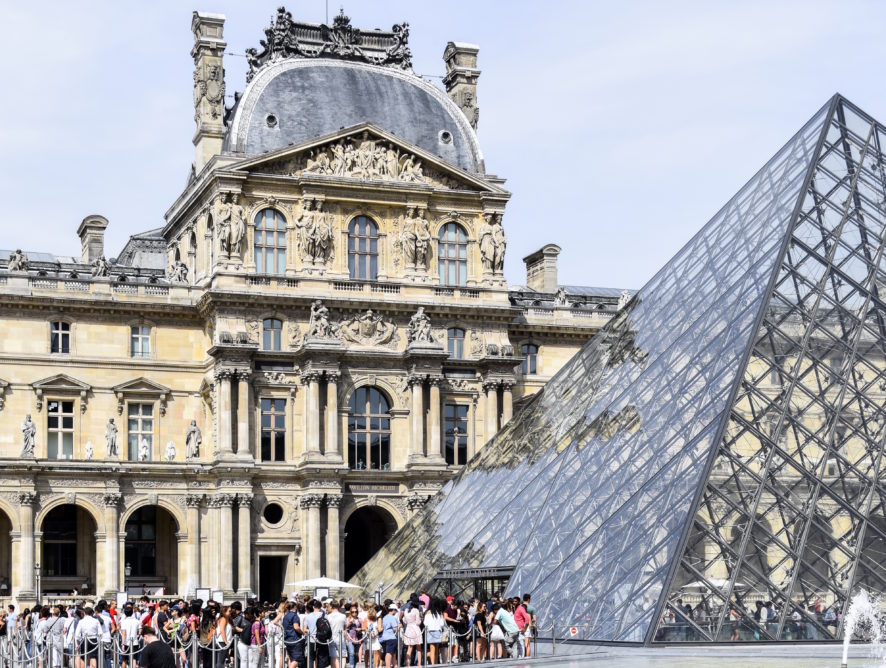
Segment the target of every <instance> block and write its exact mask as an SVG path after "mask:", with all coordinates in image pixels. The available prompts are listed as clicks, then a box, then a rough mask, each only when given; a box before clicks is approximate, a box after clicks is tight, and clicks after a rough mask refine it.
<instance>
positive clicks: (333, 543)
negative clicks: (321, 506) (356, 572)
mask: <svg viewBox="0 0 886 668" xmlns="http://www.w3.org/2000/svg"><path fill="white" fill-rule="evenodd" d="M341 499H342V495H341V494H327V495H326V575H327V576H328V577H331V578H334V579H336V580H338V579H339V578H341V554H340V552H339V548H340V546H341V525H340V523H339V513H338V509H339V506H341Z"/></svg>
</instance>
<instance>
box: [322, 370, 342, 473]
mask: <svg viewBox="0 0 886 668" xmlns="http://www.w3.org/2000/svg"><path fill="white" fill-rule="evenodd" d="M338 379H339V374H337V373H331V372H329V371H327V372H326V453H325V454H326V456H327V457H333V458H336V459H338V458H340V457H341V453H340V452H339V447H338Z"/></svg>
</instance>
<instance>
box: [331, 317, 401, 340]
mask: <svg viewBox="0 0 886 668" xmlns="http://www.w3.org/2000/svg"><path fill="white" fill-rule="evenodd" d="M338 333H339V336H341V338H343V339H344V340H345V341H350V342H351V343H357V344H360V345H364V346H382V345H385V344H386V343H390V342H391V341H392V340H393V338H394V335H395V334H396V333H397V326H396V325H394V324H393V323H391V322H385V321H384V320H383V319H382V317H381V316H380V315H378V314H376V313H374V312H373V311H372V309H369V310H367V311H366V313H364V314H363V315H360V316H354V317H352V318H348V319H347V320H344V321H343V322H342V323H341V325H339V327H338Z"/></svg>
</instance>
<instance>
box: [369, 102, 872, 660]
mask: <svg viewBox="0 0 886 668" xmlns="http://www.w3.org/2000/svg"><path fill="white" fill-rule="evenodd" d="M884 146H886V128H884V126H882V125H880V124H879V123H877V122H876V121H875V120H874V119H873V118H871V117H870V116H868V115H867V114H865V113H864V112H862V111H861V110H859V109H858V108H856V107H855V106H853V105H852V104H851V103H850V102H848V101H847V100H846V99H844V98H843V97H841V96H839V95H837V96H835V97H834V98H832V99H831V100H830V101H829V102H828V104H826V105H825V106H824V107H823V108H822V109H821V110H820V111H818V113H816V114H815V116H813V117H812V119H811V120H810V121H809V122H808V123H806V125H805V126H804V127H803V128H802V129H801V130H800V131H799V132H798V133H797V134H796V135H795V136H794V137H793V138H792V139H791V140H790V141H789V142H788V143H787V145H785V146H784V148H782V149H781V150H780V151H779V152H778V153H777V154H776V155H775V156H774V157H773V158H772V159H771V160H770V161H769V162H768V163H767V164H766V165H765V166H764V167H763V168H762V169H761V170H760V171H759V172H758V173H757V174H756V175H755V176H754V177H753V178H752V179H751V180H750V181H749V182H748V183H747V185H745V186H744V187H743V188H742V189H741V190H740V191H739V192H738V193H737V194H736V195H735V196H734V197H733V198H732V199H731V200H730V201H729V202H728V203H727V204H726V205H725V206H724V207H723V208H722V209H721V210H720V211H719V212H718V213H717V214H716V215H715V216H714V217H713V218H712V219H711V220H710V221H709V222H708V223H707V224H706V225H705V226H704V227H703V228H702V229H701V230H700V231H699V232H698V233H697V234H696V235H695V236H694V237H693V238H692V239H691V240H690V241H689V243H687V244H686V246H685V247H684V248H683V249H682V250H680V252H679V253H677V255H676V256H675V257H674V258H673V259H671V260H670V261H669V262H668V263H667V264H666V265H665V266H664V267H663V268H662V269H661V270H660V271H659V272H658V273H657V274H656V275H655V276H654V277H653V278H652V279H651V280H650V281H649V283H648V284H647V285H646V286H644V287H643V288H642V289H641V290H640V291H639V292H638V293H637V294H636V295H635V296H634V297H633V299H632V300H631V301H630V302H629V303H628V304H627V306H626V307H625V308H623V309H622V310H621V311H620V312H619V313H618V315H617V316H616V317H614V318H613V319H612V321H611V322H609V323H608V324H607V325H606V327H604V329H603V330H602V331H601V332H600V333H599V334H598V335H597V336H595V337H594V338H593V339H592V340H591V341H589V342H588V343H587V344H586V345H585V346H584V347H583V349H582V350H581V351H580V352H579V353H578V354H577V355H576V356H575V357H574V358H573V359H572V360H571V361H570V363H569V364H567V365H566V366H565V367H564V368H563V369H562V370H561V371H560V372H559V373H558V374H557V375H556V377H554V378H553V379H552V380H551V381H550V382H549V383H548V385H547V386H546V387H545V388H544V389H543V390H542V391H541V392H540V393H539V394H538V395H537V396H536V397H535V398H534V399H533V400H532V401H531V402H530V403H529V404H528V405H527V407H526V408H525V409H524V410H523V411H522V412H521V413H520V414H519V415H518V416H516V417H515V418H514V419H513V420H512V421H511V422H510V423H509V424H508V425H507V426H506V427H505V428H504V429H503V430H502V431H501V432H499V434H498V435H497V436H496V437H495V439H494V440H493V441H491V442H490V443H489V444H487V445H486V446H485V447H484V448H483V449H482V450H481V451H480V452H479V453H478V454H477V455H476V456H475V457H474V459H472V460H471V461H470V462H469V463H468V465H467V466H466V467H465V468H464V470H463V471H462V472H461V473H460V474H459V475H458V476H457V477H456V478H455V479H453V480H452V481H450V482H449V483H447V484H446V485H445V487H444V488H443V489H442V490H441V492H440V493H439V494H437V495H436V496H434V497H433V498H431V499H430V500H429V502H428V503H427V504H426V505H425V507H424V508H423V509H422V510H421V511H420V512H419V513H417V514H416V515H415V516H414V517H413V518H412V519H411V520H410V521H409V522H408V523H407V524H406V525H405V526H404V527H403V528H402V529H401V530H400V531H399V532H398V533H397V534H396V535H395V536H394V537H393V539H392V540H391V541H390V542H389V543H388V544H387V545H386V546H385V547H384V548H383V549H382V550H381V551H380V552H379V553H378V554H377V555H376V556H375V557H373V559H372V560H371V561H370V562H369V563H368V564H367V565H366V566H365V567H364V568H363V569H362V570H361V571H360V572H359V573H358V574H357V575H356V576H355V578H354V582H356V583H357V584H360V585H362V586H363V587H364V588H365V589H366V590H367V591H375V590H377V589H378V588H382V589H383V590H384V592H385V595H386V596H397V595H408V594H409V593H410V592H411V591H415V590H418V589H420V588H422V587H426V586H428V585H429V584H431V583H433V582H434V578H435V576H436V577H437V578H438V580H439V579H440V578H441V577H444V578H445V574H446V573H450V574H453V573H465V572H468V569H473V570H474V571H476V572H480V570H479V569H493V570H496V569H497V571H498V572H502V571H507V572H509V573H511V575H510V579H509V582H508V585H507V588H506V593H507V594H508V595H511V596H513V595H522V594H523V593H524V592H531V593H532V596H533V604H534V605H535V607H536V608H537V610H538V613H539V627H540V636H542V637H545V636H550V635H551V633H552V632H553V634H554V635H555V636H556V637H558V638H563V637H567V636H568V637H574V638H575V639H584V640H596V641H615V642H626V643H643V644H655V643H657V642H659V643H661V642H675V641H695V642H705V641H716V642H723V641H729V640H732V641H759V640H793V641H798V640H800V641H817V640H833V639H837V638H840V637H841V635H842V632H843V629H842V622H841V619H842V614H841V613H844V612H845V610H846V608H847V605H848V601H849V598H850V597H851V595H852V594H853V593H854V592H855V591H856V590H858V589H859V588H864V589H868V590H872V591H874V592H877V593H882V592H886V480H884V479H882V478H880V471H881V470H884V464H886V462H884V461H883V452H884V439H886V405H884V399H886V297H884V294H883V292H882V291H883V290H886V257H884V248H886V160H884V155H883V152H882V151H883V147H884ZM884 476H886V471H884ZM490 572H491V571H490ZM441 574H442V576H441ZM450 577H452V576H450ZM487 593H490V592H487ZM760 607H765V608H766V613H764V614H765V616H764V617H763V618H761V615H760V613H759V612H758V611H759V609H760ZM829 609H831V610H833V611H834V613H835V614H834V616H833V618H832V617H831V615H830V614H829V613H828V610H829ZM573 627H574V629H573ZM573 631H574V634H573Z"/></svg>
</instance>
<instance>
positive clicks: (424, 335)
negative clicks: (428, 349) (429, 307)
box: [406, 306, 434, 343]
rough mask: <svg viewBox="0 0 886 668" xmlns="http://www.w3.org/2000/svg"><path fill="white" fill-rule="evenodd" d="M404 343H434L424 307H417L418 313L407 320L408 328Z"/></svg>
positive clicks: (429, 320) (429, 321)
mask: <svg viewBox="0 0 886 668" xmlns="http://www.w3.org/2000/svg"><path fill="white" fill-rule="evenodd" d="M406 341H407V342H408V343H434V334H433V332H432V331H431V319H430V318H429V317H428V316H427V315H425V307H424V306H419V307H418V311H416V312H415V314H414V315H413V316H412V317H411V318H410V319H409V326H408V327H407V328H406Z"/></svg>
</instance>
